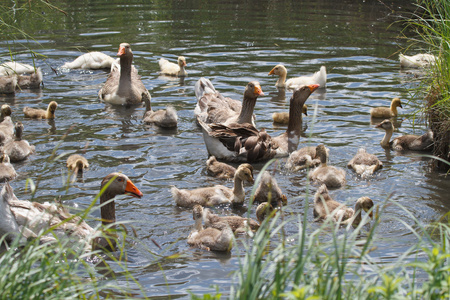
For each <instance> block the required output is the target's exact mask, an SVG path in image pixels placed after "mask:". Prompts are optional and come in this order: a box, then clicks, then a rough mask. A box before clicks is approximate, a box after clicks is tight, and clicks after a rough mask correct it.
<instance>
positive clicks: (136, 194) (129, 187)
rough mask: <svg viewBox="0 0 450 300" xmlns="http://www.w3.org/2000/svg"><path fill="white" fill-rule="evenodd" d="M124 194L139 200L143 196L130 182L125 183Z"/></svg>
mask: <svg viewBox="0 0 450 300" xmlns="http://www.w3.org/2000/svg"><path fill="white" fill-rule="evenodd" d="M125 192H126V193H127V194H129V195H131V196H133V197H137V198H141V197H142V196H144V194H142V192H141V191H140V190H139V189H138V188H137V187H136V186H135V185H134V183H132V182H131V180H128V181H127V186H126V187H125Z"/></svg>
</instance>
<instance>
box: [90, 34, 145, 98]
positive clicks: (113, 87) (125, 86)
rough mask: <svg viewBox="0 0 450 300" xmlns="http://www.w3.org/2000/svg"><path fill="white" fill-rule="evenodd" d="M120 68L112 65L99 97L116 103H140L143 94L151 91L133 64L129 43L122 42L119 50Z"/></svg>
mask: <svg viewBox="0 0 450 300" xmlns="http://www.w3.org/2000/svg"><path fill="white" fill-rule="evenodd" d="M117 55H118V56H119V57H120V68H119V67H114V64H113V65H112V67H111V72H110V73H109V75H108V78H107V79H106V82H105V84H104V85H103V87H102V88H101V89H100V91H99V92H98V98H99V99H100V100H102V101H105V102H107V103H110V104H114V105H136V104H140V103H141V102H142V101H143V99H142V94H143V93H145V94H148V98H149V99H150V93H149V92H148V90H147V89H146V88H145V86H144V84H143V83H142V81H141V76H139V74H138V71H137V70H136V68H135V67H134V66H133V65H132V62H133V52H132V51H131V47H130V45H129V44H127V43H122V44H120V47H119V52H118V53H117Z"/></svg>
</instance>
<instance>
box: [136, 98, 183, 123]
mask: <svg viewBox="0 0 450 300" xmlns="http://www.w3.org/2000/svg"><path fill="white" fill-rule="evenodd" d="M142 100H143V101H144V102H145V114H144V117H143V122H144V123H146V124H155V125H156V126H159V127H162V128H175V127H177V125H178V116H177V112H176V110H175V108H173V106H167V108H166V109H160V110H157V111H153V110H152V106H151V103H150V94H147V93H142Z"/></svg>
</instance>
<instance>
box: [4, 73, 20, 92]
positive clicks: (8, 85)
mask: <svg viewBox="0 0 450 300" xmlns="http://www.w3.org/2000/svg"><path fill="white" fill-rule="evenodd" d="M16 87H17V77H16V76H0V94H14V93H15V92H16Z"/></svg>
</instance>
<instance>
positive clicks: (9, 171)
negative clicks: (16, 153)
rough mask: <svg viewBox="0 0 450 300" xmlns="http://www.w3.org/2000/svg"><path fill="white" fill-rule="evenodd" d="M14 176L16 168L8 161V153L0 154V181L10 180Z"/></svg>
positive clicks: (15, 175)
mask: <svg viewBox="0 0 450 300" xmlns="http://www.w3.org/2000/svg"><path fill="white" fill-rule="evenodd" d="M16 177H17V173H16V170H15V169H14V166H13V165H12V164H11V163H10V161H9V156H8V154H6V153H3V154H2V155H1V156H0V182H5V181H11V180H13V179H14V178H16Z"/></svg>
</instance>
